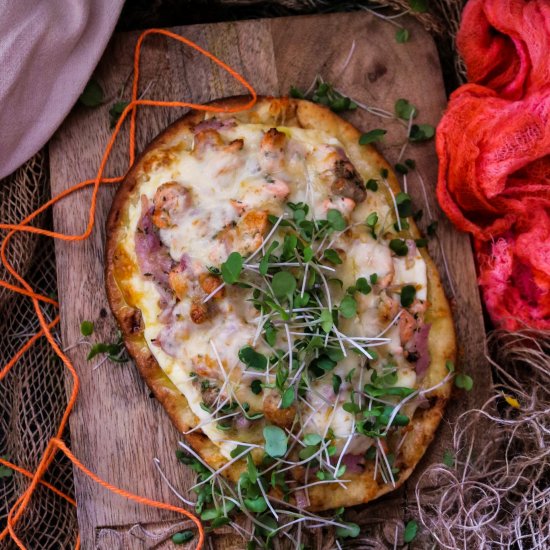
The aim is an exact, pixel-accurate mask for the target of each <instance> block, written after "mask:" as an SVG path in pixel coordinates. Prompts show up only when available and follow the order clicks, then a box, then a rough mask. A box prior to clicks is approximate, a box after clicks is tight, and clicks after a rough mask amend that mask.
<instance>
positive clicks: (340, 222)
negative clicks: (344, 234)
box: [327, 208, 347, 231]
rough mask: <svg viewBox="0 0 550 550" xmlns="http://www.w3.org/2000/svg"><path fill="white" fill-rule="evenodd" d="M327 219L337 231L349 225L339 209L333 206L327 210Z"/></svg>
mask: <svg viewBox="0 0 550 550" xmlns="http://www.w3.org/2000/svg"><path fill="white" fill-rule="evenodd" d="M327 220H328V222H329V224H330V225H331V227H332V228H333V229H335V230H336V231H343V230H344V229H345V228H346V227H347V223H346V220H345V219H344V216H342V213H341V212H340V211H339V210H336V209H334V208H331V209H330V210H329V211H328V212H327Z"/></svg>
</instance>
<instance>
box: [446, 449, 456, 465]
mask: <svg viewBox="0 0 550 550" xmlns="http://www.w3.org/2000/svg"><path fill="white" fill-rule="evenodd" d="M443 464H445V466H447V467H448V468H454V465H455V455H454V454H453V453H452V451H449V450H447V451H445V452H444V453H443Z"/></svg>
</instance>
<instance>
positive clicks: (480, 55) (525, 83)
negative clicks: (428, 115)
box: [457, 0, 550, 99]
mask: <svg viewBox="0 0 550 550" xmlns="http://www.w3.org/2000/svg"><path fill="white" fill-rule="evenodd" d="M457 45H458V49H459V51H460V54H461V55H462V57H463V58H464V61H465V63H466V67H467V70H468V80H469V81H470V82H475V83H476V84H481V85H483V86H486V87H487V88H491V89H493V90H495V91H496V92H498V94H499V95H500V96H501V97H504V98H507V99H519V98H520V97H522V96H523V95H525V94H526V93H530V92H531V91H537V90H540V89H541V88H543V87H545V86H548V84H550V63H549V61H548V56H549V52H550V1H549V0H470V1H469V2H468V3H467V4H466V7H465V8H464V13H463V14H462V24H461V26H460V31H459V32H458V35H457Z"/></svg>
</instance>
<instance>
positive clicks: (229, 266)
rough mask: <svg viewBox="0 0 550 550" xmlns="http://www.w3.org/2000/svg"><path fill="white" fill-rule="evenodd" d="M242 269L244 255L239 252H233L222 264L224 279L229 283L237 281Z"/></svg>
mask: <svg viewBox="0 0 550 550" xmlns="http://www.w3.org/2000/svg"><path fill="white" fill-rule="evenodd" d="M242 270H243V257H242V256H241V255H240V254H239V253H238V252H231V254H229V256H228V258H227V260H226V261H225V262H224V263H223V264H222V266H221V271H222V277H223V280H224V281H225V282H226V283H227V284H229V285H232V284H234V283H236V282H237V281H238V279H239V275H240V274H241V271H242Z"/></svg>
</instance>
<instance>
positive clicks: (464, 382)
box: [455, 373, 474, 391]
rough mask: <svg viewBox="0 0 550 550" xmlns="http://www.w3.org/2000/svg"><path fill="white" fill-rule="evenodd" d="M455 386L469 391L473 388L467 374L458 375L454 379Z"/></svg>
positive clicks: (472, 382) (472, 383)
mask: <svg viewBox="0 0 550 550" xmlns="http://www.w3.org/2000/svg"><path fill="white" fill-rule="evenodd" d="M455 386H456V387H457V388H461V389H463V390H466V391H470V390H471V389H472V388H473V387H474V381H473V380H472V378H471V377H470V376H468V375H467V374H464V373H458V374H457V375H456V377H455Z"/></svg>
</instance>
